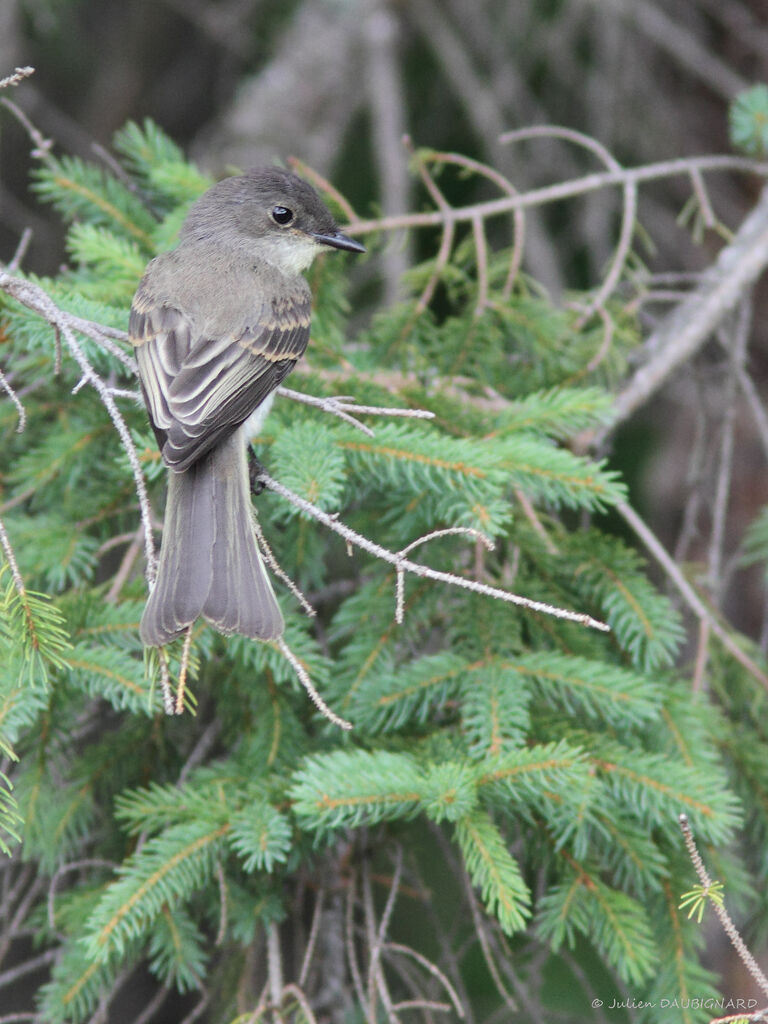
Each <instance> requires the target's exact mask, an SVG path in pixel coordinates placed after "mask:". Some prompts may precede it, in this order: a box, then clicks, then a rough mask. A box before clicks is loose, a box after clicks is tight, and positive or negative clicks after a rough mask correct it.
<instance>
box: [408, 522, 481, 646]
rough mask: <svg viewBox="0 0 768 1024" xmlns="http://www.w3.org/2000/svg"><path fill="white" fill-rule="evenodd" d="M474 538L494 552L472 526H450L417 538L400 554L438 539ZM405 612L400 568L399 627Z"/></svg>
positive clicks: (478, 531)
mask: <svg viewBox="0 0 768 1024" xmlns="http://www.w3.org/2000/svg"><path fill="white" fill-rule="evenodd" d="M461 534H463V535H464V536H469V537H474V538H475V539H476V540H478V541H479V542H480V543H481V544H483V545H484V546H485V548H486V550H488V551H493V549H494V543H493V541H492V540H491V538H490V537H486V535H485V534H484V533H481V532H480V530H476V529H474V527H472V526H449V527H447V528H446V529H444V530H432V531H431V533H425V534H424V536H423V537H417V538H416V540H412V541H411V543H410V544H408V545H407V546H406V547H404V548H401V549H400V551H399V552H398V554H400V555H407V554H408V552H409V551H413V549H414V548H416V547H419V546H420V545H422V544H426V543H427V541H430V540H434V539H435V538H436V537H449V536H456V535H461ZM404 611H405V570H403V569H401V568H398V569H396V576H395V622H396V623H397V624H398V626H401V625H402V623H403V615H404Z"/></svg>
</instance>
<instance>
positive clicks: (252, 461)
mask: <svg viewBox="0 0 768 1024" xmlns="http://www.w3.org/2000/svg"><path fill="white" fill-rule="evenodd" d="M263 472H264V467H263V466H262V464H261V462H259V458H258V456H257V455H256V449H255V448H254V447H253V445H252V444H249V445H248V480H249V481H250V485H251V494H252V495H253V496H254V498H255V497H258V495H259V494H261V492H262V491H263V490H264V487H265V486H266V485H265V484H264V482H263V481H262V480H259V476H260V475H261V474H262V473H263Z"/></svg>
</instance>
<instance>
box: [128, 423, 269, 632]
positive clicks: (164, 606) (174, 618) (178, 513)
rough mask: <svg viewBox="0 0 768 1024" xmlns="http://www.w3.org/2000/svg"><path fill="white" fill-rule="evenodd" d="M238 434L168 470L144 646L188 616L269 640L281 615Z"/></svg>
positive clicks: (180, 629) (187, 620)
mask: <svg viewBox="0 0 768 1024" xmlns="http://www.w3.org/2000/svg"><path fill="white" fill-rule="evenodd" d="M252 515H253V512H252V509H251V500H250V492H249V481H248V466H247V462H246V455H245V442H244V438H243V437H242V436H241V434H240V431H237V432H236V433H235V434H234V435H233V436H232V437H230V438H228V439H227V440H226V441H225V442H223V444H221V445H219V446H218V447H216V448H215V449H214V450H213V451H211V452H210V453H209V454H208V455H206V456H204V457H203V458H202V459H200V460H199V461H198V462H196V463H195V464H194V465H193V466H191V467H190V468H189V469H188V470H186V471H184V472H183V473H173V472H171V473H170V474H169V482H168V500H167V503H166V510H165V525H164V528H163V540H162V547H161V550H160V563H159V566H158V573H157V580H156V582H155V585H154V587H153V588H152V592H151V593H150V595H149V600H148V601H147V606H146V608H145V609H144V614H143V616H142V619H141V626H140V633H141V639H142V641H143V643H144V644H145V645H146V646H148V647H160V646H162V645H163V644H167V643H168V642H169V641H170V640H173V639H174V637H177V636H180V635H181V634H182V633H183V632H184V630H185V629H186V628H187V626H189V625H190V624H191V623H192V622H194V621H195V619H198V618H200V616H202V617H203V618H205V619H207V620H208V621H209V622H210V623H211V625H212V626H214V628H215V629H217V630H218V631H219V632H220V633H225V634H230V633H242V634H243V635H244V636H250V637H253V638H254V639H257V640H273V639H275V638H276V637H278V636H280V634H281V633H282V632H283V617H282V615H281V613H280V608H279V607H278V604H277V601H276V600H275V595H274V593H273V591H272V587H271V585H270V582H269V578H268V576H267V573H266V570H265V568H264V564H263V562H262V559H261V555H260V554H259V549H258V545H257V542H256V534H255V531H254V529H253V524H252V520H251V516H252Z"/></svg>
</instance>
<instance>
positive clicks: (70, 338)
mask: <svg viewBox="0 0 768 1024" xmlns="http://www.w3.org/2000/svg"><path fill="white" fill-rule="evenodd" d="M0 289H1V290H2V291H4V292H6V293H7V294H8V295H10V296H11V297H12V298H14V299H16V301H17V302H20V303H21V304H22V305H24V306H26V307H27V308H28V309H31V310H32V311H33V312H35V313H37V314H39V315H40V316H42V317H43V318H44V319H45V320H47V321H48V323H49V324H51V325H52V326H53V327H55V328H56V331H57V333H58V335H59V336H60V337H62V338H63V339H64V342H65V344H66V346H67V348H68V349H69V351H70V354H71V355H72V356H73V358H74V359H75V362H76V363H77V364H78V366H79V367H80V369H81V371H82V374H83V378H84V379H85V380H87V381H88V382H89V383H90V384H91V385H92V386H93V388H94V389H95V390H96V392H97V394H98V395H99V398H100V399H101V401H102V404H103V405H104V407H105V409H106V410H107V412H108V413H109V416H110V419H111V420H112V422H113V423H114V425H115V429H116V430H117V433H118V436H119V437H120V441H121V442H122V445H123V448H124V450H125V452H126V455H127V456H128V460H129V462H130V465H131V470H132V472H133V479H134V486H135V488H136V494H137V497H138V499H139V508H140V512H141V519H142V523H143V526H144V553H145V557H146V561H147V569H146V573H147V580H148V582H149V583H150V585H151V584H152V583H153V582H154V579H155V576H156V575H157V560H156V556H155V544H154V540H153V537H152V516H151V509H150V505H149V496H148V494H147V485H146V481H145V479H144V472H143V470H142V468H141V462H140V459H139V454H138V452H137V451H136V446H135V445H134V443H133V438H132V437H131V433H130V431H129V429H128V426H127V424H126V422H125V420H124V419H123V415H122V413H121V412H120V410H119V409H118V408H117V406H116V405H115V400H114V398H113V396H112V395H111V394H110V389H109V388H108V386H107V385H106V383H105V382H104V380H103V379H102V378H101V377H100V376H99V375H98V374H97V373H96V371H95V370H94V368H93V366H92V365H91V363H90V361H89V360H88V358H87V356H86V355H85V353H84V351H83V349H82V347H81V346H80V344H79V343H78V341H77V339H76V338H75V332H76V331H80V330H82V329H83V327H84V326H87V327H88V328H89V329H88V330H86V331H83V333H86V334H89V336H90V337H94V335H95V336H96V337H95V338H94V340H96V341H98V342H99V343H100V344H102V345H103V346H104V347H105V348H106V349H107V350H108V351H110V352H112V354H113V355H114V354H115V352H114V351H113V350H116V349H117V346H115V345H112V341H111V337H110V332H108V331H104V332H102V331H101V328H100V327H99V326H98V325H93V324H89V323H88V322H87V321H82V320H81V319H80V318H79V317H73V316H71V315H70V314H69V313H67V312H65V311H64V310H62V309H60V308H59V307H58V306H57V305H56V304H55V303H54V301H53V300H52V299H51V297H50V296H49V295H48V293H47V292H46V291H45V290H44V289H43V288H41V287H40V286H39V285H36V284H34V283H33V282H31V281H25V280H23V279H21V278H17V277H12V276H11V275H10V274H7V273H5V272H2V271H0ZM91 331H93V333H91ZM113 336H114V335H112V337H113ZM123 355H124V353H123ZM131 368H132V369H133V367H131Z"/></svg>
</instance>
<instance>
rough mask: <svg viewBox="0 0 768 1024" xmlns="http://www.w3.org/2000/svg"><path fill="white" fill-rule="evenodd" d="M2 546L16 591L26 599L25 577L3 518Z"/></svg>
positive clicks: (1, 530) (0, 521)
mask: <svg viewBox="0 0 768 1024" xmlns="http://www.w3.org/2000/svg"><path fill="white" fill-rule="evenodd" d="M0 546H2V549H3V554H4V555H5V560H6V562H7V563H8V568H9V569H10V570H11V578H12V580H13V585H14V586H15V587H16V591H17V593H18V595H19V597H20V598H21V599H22V601H23V600H25V599H26V596H27V589H26V587H25V586H24V579H23V577H22V575H21V570H20V569H19V563H18V562H17V561H16V555H15V553H14V550H13V548H12V547H11V542H10V540H9V539H8V532H7V530H6V529H5V523H4V522H3V521H2V519H0Z"/></svg>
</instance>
